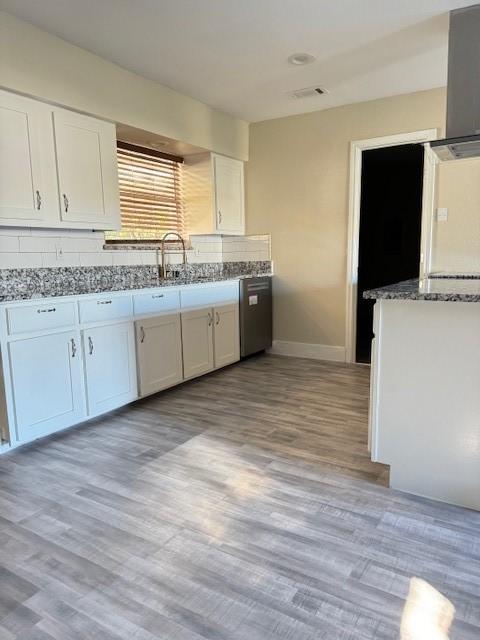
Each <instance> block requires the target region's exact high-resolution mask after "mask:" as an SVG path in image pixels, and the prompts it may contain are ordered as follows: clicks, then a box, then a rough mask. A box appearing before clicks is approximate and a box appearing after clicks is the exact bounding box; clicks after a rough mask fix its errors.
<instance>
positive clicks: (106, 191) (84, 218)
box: [0, 91, 120, 229]
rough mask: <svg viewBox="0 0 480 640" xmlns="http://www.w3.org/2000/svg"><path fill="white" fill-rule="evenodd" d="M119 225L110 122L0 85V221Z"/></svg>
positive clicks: (114, 148) (83, 226) (7, 223)
mask: <svg viewBox="0 0 480 640" xmlns="http://www.w3.org/2000/svg"><path fill="white" fill-rule="evenodd" d="M1 225H4V226H19V227H21V226H24V227H25V226H26V227H42V226H43V227H51V228H55V227H63V228H70V229H118V228H120V201H119V193H118V169H117V146H116V130H115V125H114V124H111V123H109V122H105V121H103V120H98V119H96V118H91V117H89V116H84V115H80V114H78V113H74V112H73V111H68V110H66V109H58V108H55V107H52V106H50V105H48V104H45V103H43V102H40V101H38V100H32V99H30V98H24V97H23V96H19V95H16V94H14V93H10V92H8V91H0V226H1Z"/></svg>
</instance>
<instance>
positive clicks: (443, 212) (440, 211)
mask: <svg viewBox="0 0 480 640" xmlns="http://www.w3.org/2000/svg"><path fill="white" fill-rule="evenodd" d="M447 220H448V209H447V207H438V208H437V222H446V221H447Z"/></svg>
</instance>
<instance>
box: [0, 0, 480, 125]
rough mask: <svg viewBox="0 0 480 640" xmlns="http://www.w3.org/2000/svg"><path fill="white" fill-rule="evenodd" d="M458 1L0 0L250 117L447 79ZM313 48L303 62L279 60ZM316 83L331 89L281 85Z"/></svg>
mask: <svg viewBox="0 0 480 640" xmlns="http://www.w3.org/2000/svg"><path fill="white" fill-rule="evenodd" d="M471 4H478V3H475V2H472V0H470V1H468V0H467V1H465V0H463V1H462V0H41V1H40V2H39V0H0V7H1V8H2V9H4V10H6V11H8V12H10V13H12V14H14V15H17V16H18V17H20V18H23V19H25V20H27V21H29V22H32V23H33V24H35V25H37V26H39V27H40V28H42V29H44V30H45V31H49V32H50V33H53V34H55V35H57V36H60V37H61V38H64V39H65V40H68V41H69V42H72V43H74V44H76V45H78V46H80V47H83V48H84V49H88V50H89V51H92V52H94V53H96V54H98V55H100V56H102V57H103V58H106V59H108V60H110V61H112V62H116V63H117V64H119V65H121V66H122V67H125V68H127V69H130V70H131V71H134V72H136V73H139V74H141V75H143V76H146V77H147V78H151V79H152V80H156V81H158V82H160V83H162V84H164V85H167V86H169V87H171V88H173V89H176V90H177V91H180V92H181V93H184V94H187V95H190V96H192V97H194V98H197V99H198V100H201V101H202V102H205V103H206V104H209V105H211V106H212V107H215V108H217V109H221V110H222V111H226V112H227V113H231V114H233V115H236V116H239V117H241V118H244V119H245V120H249V121H258V120H265V119H269V118H277V117H280V116H286V115H291V114H295V113H304V112H308V111H315V110H317V109H323V108H328V107H333V106H337V105H341V104H348V103H353V102H360V101H364V100H371V99H374V98H379V97H384V96H389V95H396V94H400V93H407V92H411V91H418V90H422V89H430V88H433V87H439V86H442V85H444V84H445V83H446V60H447V30H448V20H447V15H446V12H447V11H448V10H450V9H453V8H458V7H462V6H468V5H471ZM294 52H307V53H310V54H313V55H314V56H315V57H316V58H317V61H316V62H314V63H313V64H311V65H308V66H305V67H295V66H292V65H289V64H288V63H287V62H286V58H287V57H288V56H289V55H290V54H292V53H294ZM313 85H315V86H317V85H319V86H321V87H324V88H326V89H327V90H328V91H329V94H328V95H325V96H318V97H314V98H304V99H301V100H296V99H294V98H291V97H289V96H288V95H287V92H289V91H292V90H295V89H300V88H303V87H309V86H313Z"/></svg>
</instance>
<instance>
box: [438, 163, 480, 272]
mask: <svg viewBox="0 0 480 640" xmlns="http://www.w3.org/2000/svg"><path fill="white" fill-rule="evenodd" d="M437 170H438V180H437V199H436V205H437V206H438V207H447V208H448V220H447V221H443V222H435V224H434V238H433V240H434V241H433V246H434V251H433V264H432V270H433V271H446V272H449V273H452V272H453V273H455V272H456V273H469V272H480V158H475V159H472V160H459V161H456V162H444V163H441V164H439V165H438V169H437Z"/></svg>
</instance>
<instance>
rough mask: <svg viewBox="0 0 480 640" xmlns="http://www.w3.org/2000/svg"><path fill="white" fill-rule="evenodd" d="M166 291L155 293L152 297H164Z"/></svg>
mask: <svg viewBox="0 0 480 640" xmlns="http://www.w3.org/2000/svg"><path fill="white" fill-rule="evenodd" d="M164 295H165V294H164V293H156V294H155V295H153V296H152V298H163V297H164Z"/></svg>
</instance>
